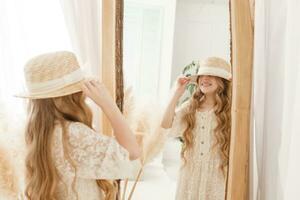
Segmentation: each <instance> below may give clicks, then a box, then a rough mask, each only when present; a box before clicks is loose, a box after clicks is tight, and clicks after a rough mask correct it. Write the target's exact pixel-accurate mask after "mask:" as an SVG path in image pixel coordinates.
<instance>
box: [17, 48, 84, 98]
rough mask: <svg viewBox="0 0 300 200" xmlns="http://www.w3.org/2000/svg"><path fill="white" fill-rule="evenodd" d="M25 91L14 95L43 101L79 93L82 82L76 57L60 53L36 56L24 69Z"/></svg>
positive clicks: (82, 76)
mask: <svg viewBox="0 0 300 200" xmlns="http://www.w3.org/2000/svg"><path fill="white" fill-rule="evenodd" d="M24 75H25V80H26V88H27V91H26V92H24V93H22V94H18V95H15V96H16V97H21V98H30V99H44V98H54V97H60V96H65V95H69V94H73V93H76V92H80V91H81V84H82V82H83V81H84V79H85V78H84V75H83V72H82V71H81V70H80V67H79V64H78V62H77V59H76V56H75V55H74V54H73V53H72V52H68V51H60V52H54V53H47V54H42V55H39V56H36V57H34V58H32V59H31V60H29V61H28V62H27V64H26V65H25V68H24Z"/></svg>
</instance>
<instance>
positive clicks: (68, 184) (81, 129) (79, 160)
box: [52, 122, 130, 200]
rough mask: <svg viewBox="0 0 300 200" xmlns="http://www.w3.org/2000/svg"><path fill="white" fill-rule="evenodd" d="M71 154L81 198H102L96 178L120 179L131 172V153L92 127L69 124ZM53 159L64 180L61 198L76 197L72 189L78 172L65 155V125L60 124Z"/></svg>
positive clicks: (61, 199) (70, 198) (83, 199)
mask: <svg viewBox="0 0 300 200" xmlns="http://www.w3.org/2000/svg"><path fill="white" fill-rule="evenodd" d="M68 133H69V135H68V136H69V143H70V145H69V146H70V147H69V155H70V158H71V159H72V160H73V162H74V164H75V165H76V168H77V172H76V173H77V175H76V176H77V178H76V180H75V184H76V185H75V189H76V192H77V194H78V197H79V198H78V199H79V200H99V199H100V200H101V199H103V197H102V194H101V191H100V189H99V187H98V186H97V183H96V179H110V180H111V179H119V178H125V177H127V176H128V173H129V171H130V160H129V153H128V152H127V150H125V149H124V148H123V147H122V146H121V145H119V144H118V142H117V141H116V140H115V139H114V138H113V137H108V136H105V135H103V134H100V133H97V132H95V131H94V130H92V129H90V128H89V127H88V126H86V125H84V124H82V123H79V122H72V123H70V124H69V126H68ZM52 154H53V159H54V162H55V166H56V168H57V170H58V173H59V175H60V176H61V180H62V181H60V182H59V184H58V188H59V191H58V192H59V193H58V196H59V200H73V199H76V192H74V191H73V189H72V183H73V180H74V178H75V171H74V168H73V167H72V165H71V164H70V163H69V162H68V160H67V159H66V158H65V156H64V151H63V144H62V128H61V126H59V125H56V127H55V130H54V143H53V148H52Z"/></svg>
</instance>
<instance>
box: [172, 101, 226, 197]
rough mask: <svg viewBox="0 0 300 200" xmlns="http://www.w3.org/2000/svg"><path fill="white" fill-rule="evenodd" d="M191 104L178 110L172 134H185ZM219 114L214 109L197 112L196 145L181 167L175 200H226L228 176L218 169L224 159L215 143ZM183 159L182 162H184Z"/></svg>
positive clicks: (177, 135)
mask: <svg viewBox="0 0 300 200" xmlns="http://www.w3.org/2000/svg"><path fill="white" fill-rule="evenodd" d="M187 108H188V103H186V104H184V105H183V106H181V108H179V109H177V111H176V112H175V113H176V114H175V117H174V120H173V124H172V128H171V129H169V131H170V132H169V134H170V136H173V137H179V136H182V134H183V132H184V130H185V128H186V125H185V123H184V122H183V121H182V117H183V115H184V114H185V113H186V112H187ZM216 125H217V122H216V117H215V114H214V112H213V110H211V111H205V112H196V127H195V128H194V130H193V134H194V139H195V140H194V146H193V149H192V150H190V151H188V152H187V154H186V157H187V163H186V164H185V165H184V164H183V163H182V167H181V169H180V174H179V180H178V183H177V192H176V200H225V184H226V179H225V178H224V176H223V173H222V172H221V171H220V170H219V166H220V162H221V159H220V157H219V154H218V153H217V152H216V151H213V150H212V145H213V144H214V141H215V139H214V134H213V131H214V128H215V127H216ZM182 162H183V161H182Z"/></svg>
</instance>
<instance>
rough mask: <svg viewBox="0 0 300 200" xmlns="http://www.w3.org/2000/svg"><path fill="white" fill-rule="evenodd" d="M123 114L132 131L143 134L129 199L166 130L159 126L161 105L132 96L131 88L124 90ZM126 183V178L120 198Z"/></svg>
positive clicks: (160, 145) (123, 196) (123, 197)
mask: <svg viewBox="0 0 300 200" xmlns="http://www.w3.org/2000/svg"><path fill="white" fill-rule="evenodd" d="M124 115H125V118H126V120H127V122H128V123H129V125H130V127H131V129H132V130H133V132H134V133H135V134H139V135H142V136H143V139H142V141H141V146H142V148H143V154H142V157H141V166H140V168H139V170H138V172H137V176H136V178H135V182H134V185H133V187H132V189H131V191H130V194H129V196H128V200H130V199H131V198H132V195H133V193H134V191H135V188H136V186H137V183H138V181H139V180H140V179H141V177H142V173H143V169H144V166H145V165H146V164H147V163H149V162H151V161H152V160H153V159H154V158H155V157H156V156H157V155H158V154H159V153H160V151H161V150H162V148H163V146H164V143H165V141H166V137H167V136H166V135H167V134H166V130H165V129H163V128H161V127H160V123H161V119H162V115H163V113H162V109H161V106H160V105H159V104H158V103H155V102H151V101H149V100H148V99H147V100H146V99H141V98H140V99H137V98H134V95H133V92H132V90H131V89H128V90H126V91H125V96H124ZM127 184H128V179H126V180H125V182H124V188H123V195H122V200H125V196H126V190H127Z"/></svg>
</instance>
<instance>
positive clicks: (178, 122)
mask: <svg viewBox="0 0 300 200" xmlns="http://www.w3.org/2000/svg"><path fill="white" fill-rule="evenodd" d="M187 109H188V102H186V103H183V104H182V105H181V106H180V107H178V108H177V109H176V111H175V115H174V118H173V122H172V127H171V128H170V129H168V136H169V137H180V136H182V134H183V132H184V130H185V128H186V125H185V123H184V121H183V120H182V119H183V116H184V114H185V113H186V112H187Z"/></svg>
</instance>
